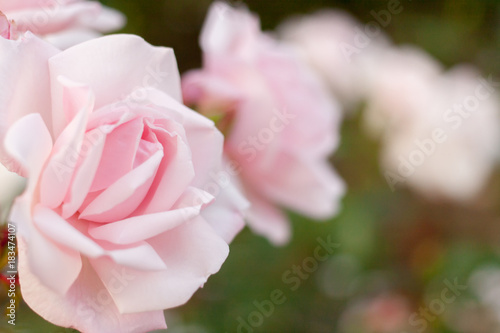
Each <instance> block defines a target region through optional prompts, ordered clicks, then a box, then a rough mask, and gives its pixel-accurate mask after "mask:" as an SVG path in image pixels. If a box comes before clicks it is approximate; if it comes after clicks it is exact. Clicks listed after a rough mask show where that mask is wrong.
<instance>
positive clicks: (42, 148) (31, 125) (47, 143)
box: [4, 113, 52, 196]
mask: <svg viewBox="0 0 500 333" xmlns="http://www.w3.org/2000/svg"><path fill="white" fill-rule="evenodd" d="M26 133H29V134H30V135H26ZM32 138H36V140H33V139H32ZM4 146H5V150H6V151H7V153H8V154H9V155H10V156H11V157H12V158H13V159H14V160H15V161H16V162H17V163H19V165H20V167H21V169H22V170H24V171H25V173H26V174H27V175H29V178H30V179H31V181H30V182H29V188H30V191H27V192H29V194H28V195H29V196H31V194H32V191H33V190H34V188H35V186H36V185H37V180H38V177H39V175H40V172H41V171H42V167H43V165H44V163H45V161H46V160H47V158H48V157H49V155H50V152H51V150H52V138H51V137H50V133H49V131H48V129H47V127H46V125H45V123H44V122H43V119H42V117H41V116H40V114H38V113H33V114H29V115H27V116H25V117H23V118H21V119H19V120H18V121H17V122H16V123H14V124H13V125H12V126H11V127H10V128H9V131H8V132H7V135H6V136H5V141H4Z"/></svg>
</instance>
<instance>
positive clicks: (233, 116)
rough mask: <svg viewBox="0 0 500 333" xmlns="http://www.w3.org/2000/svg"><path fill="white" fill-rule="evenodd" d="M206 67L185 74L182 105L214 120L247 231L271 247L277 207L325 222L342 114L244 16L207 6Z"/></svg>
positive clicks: (332, 201) (281, 220) (335, 194)
mask: <svg viewBox="0 0 500 333" xmlns="http://www.w3.org/2000/svg"><path fill="white" fill-rule="evenodd" d="M201 47H202V49H203V51H204V68H203V69H201V70H195V71H191V72H189V73H187V74H186V75H185V76H184V78H183V85H182V86H183V94H184V97H185V101H186V103H187V104H188V105H196V107H197V109H198V110H199V111H200V112H202V113H204V114H206V115H208V116H213V117H216V118H221V119H219V121H218V124H219V126H220V127H221V128H222V130H223V132H225V134H226V144H225V152H226V155H227V156H228V158H229V159H230V160H231V161H232V162H233V163H235V164H236V165H237V166H238V167H239V181H240V182H241V186H242V187H243V188H244V191H245V193H246V194H247V197H248V198H249V199H250V202H251V204H252V208H251V209H250V212H249V214H248V221H249V224H250V227H251V228H252V229H253V230H254V231H256V232H257V233H259V234H262V235H265V236H267V237H268V238H269V239H270V240H271V241H272V242H273V243H275V244H283V243H285V242H287V241H288V239H289V237H290V230H289V228H290V227H289V224H288V221H287V219H286V217H285V214H284V213H283V212H282V211H281V210H280V209H279V208H278V206H283V207H288V208H290V209H293V210H296V211H299V212H300V213H303V214H305V215H308V216H311V217H313V218H320V219H323V218H329V217H331V216H333V215H334V214H335V213H336V212H337V210H338V206H339V200H340V198H341V196H342V195H343V193H344V183H343V182H342V180H341V179H340V178H339V177H338V176H337V174H336V173H335V172H334V171H333V170H332V168H331V166H330V164H329V162H328V156H329V155H330V154H331V153H332V152H333V151H334V150H335V149H336V147H337V145H338V141H339V123H340V113H341V112H340V110H339V106H338V105H337V103H336V101H334V100H332V99H331V98H330V96H329V94H328V93H327V92H326V91H325V89H324V87H323V86H322V84H321V82H320V80H319V79H318V78H317V77H316V76H315V74H314V73H313V72H312V71H311V70H310V69H309V67H307V66H306V65H305V64H304V63H303V62H301V60H300V58H299V57H298V56H296V54H295V53H294V51H293V50H292V49H291V48H289V47H287V46H286V45H284V44H281V43H279V42H277V41H276V40H274V39H272V38H271V37H269V36H267V35H265V34H263V33H261V31H260V27H259V20H258V18H257V17H255V16H253V15H252V14H250V13H249V12H248V11H247V10H245V9H240V10H237V9H233V8H231V7H229V6H228V5H226V4H224V3H216V4H214V5H212V7H211V9H210V12H209V14H208V18H207V20H206V22H205V26H204V28H203V31H202V36H201Z"/></svg>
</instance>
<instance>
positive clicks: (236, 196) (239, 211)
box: [201, 174, 250, 244]
mask: <svg viewBox="0 0 500 333" xmlns="http://www.w3.org/2000/svg"><path fill="white" fill-rule="evenodd" d="M223 175H224V176H225V177H227V179H225V180H221V179H217V181H218V182H217V184H219V188H220V193H218V195H217V197H216V199H215V203H214V204H212V205H210V206H208V207H207V208H205V209H204V210H203V211H202V214H201V215H202V216H203V218H204V219H205V220H206V221H207V222H208V223H209V224H210V226H212V228H213V229H214V230H215V232H216V233H217V234H218V235H219V236H220V237H222V239H224V240H225V241H226V243H228V244H229V243H231V242H232V241H233V239H234V237H236V235H237V234H238V233H239V232H240V231H241V230H242V229H243V227H244V226H245V221H244V213H243V212H245V211H247V210H248V209H249V208H250V203H249V202H248V201H247V199H246V198H245V197H243V195H242V194H241V193H240V192H239V191H238V190H237V189H236V187H235V186H234V185H233V183H235V180H234V179H231V178H230V176H229V175H228V174H223Z"/></svg>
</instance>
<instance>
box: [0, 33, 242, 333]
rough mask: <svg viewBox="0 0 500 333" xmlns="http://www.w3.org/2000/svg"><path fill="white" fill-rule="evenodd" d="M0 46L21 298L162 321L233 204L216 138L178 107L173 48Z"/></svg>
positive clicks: (124, 40) (203, 277) (225, 225)
mask: <svg viewBox="0 0 500 333" xmlns="http://www.w3.org/2000/svg"><path fill="white" fill-rule="evenodd" d="M0 55H1V57H2V59H1V61H0V64H1V66H2V68H1V71H2V73H3V75H4V77H3V80H4V82H9V86H6V87H4V89H2V91H1V93H0V101H1V102H0V105H1V107H0V123H2V124H6V125H7V127H9V129H8V132H7V134H6V135H4V134H5V128H3V129H0V138H1V137H2V136H5V140H4V143H5V149H6V151H7V153H8V154H9V156H10V159H9V161H10V163H11V166H12V167H15V168H17V169H18V170H21V171H22V173H23V174H24V175H26V176H27V177H28V179H29V180H28V184H27V188H26V190H25V192H24V193H23V195H22V196H21V197H19V198H18V199H17V200H16V202H15V204H14V206H13V211H12V213H11V216H10V218H11V220H12V221H14V222H15V223H17V224H18V227H19V228H18V229H19V236H20V243H19V260H20V263H19V274H20V284H21V290H22V293H23V297H24V300H25V301H26V302H27V303H28V305H29V306H30V307H31V308H32V309H33V310H34V311H36V312H37V313H38V314H40V315H41V316H42V317H43V318H45V319H46V320H48V321H50V322H52V323H54V324H56V325H60V326H65V327H74V328H77V329H79V330H81V331H83V332H103V333H113V332H146V331H149V330H153V329H158V328H164V327H165V320H164V316H163V311H162V309H165V308H171V307H175V306H179V305H181V304H183V303H185V302H186V301H187V300H188V299H189V298H190V297H191V296H192V294H193V293H194V292H195V291H196V290H197V289H198V288H200V287H201V286H203V284H204V283H205V282H206V281H207V278H208V277H209V276H210V275H211V274H213V273H215V272H217V271H218V270H219V268H220V266H221V264H222V263H223V262H224V260H225V259H226V256H227V254H228V245H227V242H226V241H225V239H226V240H230V239H231V238H232V237H233V236H234V235H235V234H236V233H237V232H238V231H239V230H240V229H241V227H242V226H243V222H242V220H241V216H240V214H239V207H240V206H239V205H244V204H245V200H244V199H243V198H238V197H237V196H234V195H233V196H231V198H232V200H228V197H229V195H226V196H225V198H223V199H224V200H219V197H223V195H222V194H223V193H226V192H227V191H229V192H231V193H233V194H236V195H237V194H238V193H237V192H236V191H234V189H232V188H231V185H230V184H228V183H227V182H224V183H222V182H219V178H220V177H219V176H217V175H219V173H220V170H221V163H222V149H223V136H222V135H221V134H220V132H219V131H218V130H217V129H216V128H215V126H214V124H213V122H211V121H210V120H208V119H206V118H204V117H203V116H201V115H199V114H197V113H195V112H194V111H192V110H190V109H188V108H187V107H185V106H183V104H182V100H181V91H180V78H179V74H178V70H177V66H176V61H175V57H174V54H173V51H172V50H171V49H167V48H159V47H152V46H150V45H149V44H147V43H146V42H144V41H143V40H142V39H140V38H138V37H134V36H129V35H116V36H109V37H102V38H98V39H94V40H92V41H89V42H86V43H82V44H79V45H77V46H74V47H72V48H70V49H68V50H66V51H63V52H61V51H59V50H57V49H56V48H54V47H52V46H51V45H50V44H48V43H46V42H44V41H42V40H40V39H38V38H37V37H35V36H34V35H32V34H30V33H28V34H26V35H25V36H24V37H22V38H21V39H20V40H19V41H11V40H5V39H2V40H0ZM20 88H22V91H20V90H19V89H20ZM14 91H15V92H16V93H13V92H14ZM4 153H5V152H4ZM217 184H220V186H217ZM214 197H216V198H214ZM236 199H237V200H236ZM210 204H211V206H210V207H208V208H206V207H207V206H209V205H210ZM208 209H212V212H211V213H210V214H207V216H209V217H210V218H216V220H215V221H214V220H212V219H210V218H209V217H205V216H204V212H205V211H206V210H208ZM214 211H215V212H218V213H219V214H214V213H213V212H214ZM224 238H225V239H224Z"/></svg>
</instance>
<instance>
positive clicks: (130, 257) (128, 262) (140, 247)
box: [105, 242, 167, 271]
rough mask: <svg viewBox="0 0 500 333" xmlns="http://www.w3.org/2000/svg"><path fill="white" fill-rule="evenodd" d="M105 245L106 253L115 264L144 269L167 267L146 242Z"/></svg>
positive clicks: (154, 269)
mask: <svg viewBox="0 0 500 333" xmlns="http://www.w3.org/2000/svg"><path fill="white" fill-rule="evenodd" d="M105 247H107V248H108V250H107V251H106V254H107V255H108V256H109V257H110V258H111V259H113V261H114V262H115V263H116V264H117V265H121V266H127V267H130V268H132V269H136V270H144V271H161V270H165V269H166V268H167V266H166V265H165V263H164V262H163V260H162V258H161V257H160V256H159V255H158V253H156V251H155V249H154V248H153V247H152V246H151V245H149V244H148V243H146V242H137V243H134V244H132V245H128V244H127V245H125V246H116V244H113V245H111V244H107V245H105Z"/></svg>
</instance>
